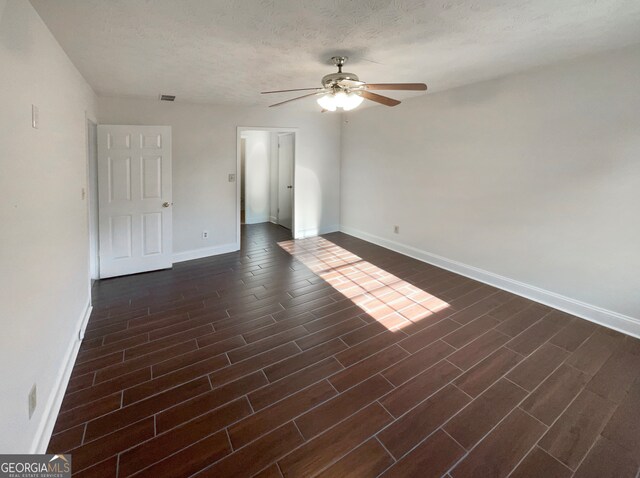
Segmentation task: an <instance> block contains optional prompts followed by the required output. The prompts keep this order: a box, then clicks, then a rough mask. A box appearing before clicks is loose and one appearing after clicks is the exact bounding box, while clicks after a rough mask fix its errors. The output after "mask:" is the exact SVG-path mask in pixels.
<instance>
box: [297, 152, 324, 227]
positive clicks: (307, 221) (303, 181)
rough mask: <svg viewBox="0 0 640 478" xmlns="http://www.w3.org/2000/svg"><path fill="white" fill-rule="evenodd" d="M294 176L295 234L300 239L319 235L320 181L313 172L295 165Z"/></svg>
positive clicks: (320, 223) (321, 216)
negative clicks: (299, 236) (298, 235)
mask: <svg viewBox="0 0 640 478" xmlns="http://www.w3.org/2000/svg"><path fill="white" fill-rule="evenodd" d="M295 175H296V178H295V184H296V191H295V210H294V213H295V215H296V222H295V225H296V232H297V233H298V234H300V235H301V236H302V237H307V236H315V235H318V234H321V233H322V232H323V231H321V229H322V225H323V224H324V222H323V219H324V218H323V210H322V200H323V196H322V194H323V192H322V187H321V186H320V181H319V180H318V177H317V176H316V173H315V172H314V171H313V170H311V169H309V168H306V167H303V166H299V165H298V164H297V163H296V170H295ZM325 200H326V198H325Z"/></svg>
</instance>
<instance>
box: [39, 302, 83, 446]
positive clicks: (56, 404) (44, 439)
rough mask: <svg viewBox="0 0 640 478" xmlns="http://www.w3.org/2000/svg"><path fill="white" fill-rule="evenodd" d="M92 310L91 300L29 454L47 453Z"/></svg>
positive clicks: (78, 324) (56, 381) (48, 400)
mask: <svg viewBox="0 0 640 478" xmlns="http://www.w3.org/2000/svg"><path fill="white" fill-rule="evenodd" d="M92 310H93V307H92V306H91V300H89V301H88V302H87V305H86V307H85V310H84V311H83V313H82V315H81V316H80V320H79V321H78V323H77V328H76V329H75V331H74V333H73V335H72V338H71V343H69V347H68V348H67V353H66V356H65V359H64V361H63V362H62V367H61V368H60V370H59V371H58V374H57V376H56V380H55V382H54V386H53V391H52V393H51V394H50V395H49V398H48V399H47V404H46V405H45V408H44V411H43V413H42V418H41V420H40V424H39V425H38V429H37V431H36V435H35V437H34V439H33V442H32V444H31V450H30V451H29V453H45V452H46V451H47V446H48V445H49V440H51V434H52V433H53V426H54V425H55V424H56V419H57V418H58V412H59V411H60V406H61V405H62V399H63V398H64V394H65V392H66V391H67V385H68V384H69V378H70V377H71V371H72V370H73V366H74V365H75V363H76V357H77V356H78V350H79V349H80V344H81V343H82V341H81V339H80V337H81V336H84V329H85V328H86V326H87V322H88V321H89V317H90V316H91V311H92Z"/></svg>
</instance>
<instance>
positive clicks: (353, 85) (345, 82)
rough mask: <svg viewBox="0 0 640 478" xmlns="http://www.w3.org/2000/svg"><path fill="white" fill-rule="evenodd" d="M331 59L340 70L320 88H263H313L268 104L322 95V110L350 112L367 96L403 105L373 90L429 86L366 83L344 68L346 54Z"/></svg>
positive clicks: (323, 81) (421, 88) (388, 103)
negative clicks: (288, 98) (287, 98)
mask: <svg viewBox="0 0 640 478" xmlns="http://www.w3.org/2000/svg"><path fill="white" fill-rule="evenodd" d="M331 60H332V61H333V63H334V64H335V65H336V67H338V72H337V73H331V74H329V75H325V76H324V77H323V78H322V87H321V88H295V89H292V90H277V91H263V92H262V94H263V95H266V94H271V93H287V92H291V91H312V93H308V94H306V95H302V96H298V97H296V98H292V99H290V100H286V101H281V102H280V103H276V104H273V105H270V106H269V107H273V106H280V105H284V104H286V103H290V102H292V101H297V100H301V99H303V98H309V97H311V96H318V97H319V98H318V100H317V101H318V104H319V105H320V107H321V108H322V111H323V112H324V111H336V109H337V108H341V109H343V110H344V111H349V110H352V109H354V108H357V107H358V106H359V105H360V103H362V101H363V100H365V99H367V100H370V101H375V102H376V103H380V104H382V105H385V106H396V105H399V104H400V101H398V100H394V99H393V98H389V97H388V96H382V95H379V94H377V93H372V91H378V90H410V91H424V90H426V89H427V85H425V84H424V83H365V82H364V81H360V79H359V78H358V75H356V74H354V73H347V72H343V71H342V67H343V66H344V64H345V63H346V61H347V57H346V56H334V57H332V58H331Z"/></svg>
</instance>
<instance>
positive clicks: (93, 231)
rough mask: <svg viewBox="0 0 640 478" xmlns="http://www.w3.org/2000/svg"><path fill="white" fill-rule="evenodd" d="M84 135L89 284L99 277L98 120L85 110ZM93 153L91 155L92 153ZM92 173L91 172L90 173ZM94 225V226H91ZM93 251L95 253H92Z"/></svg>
mask: <svg viewBox="0 0 640 478" xmlns="http://www.w3.org/2000/svg"><path fill="white" fill-rule="evenodd" d="M92 128H93V129H94V135H95V136H94V138H93V140H94V145H93V146H94V149H93V151H92V150H91V144H90V141H91V135H90V134H89V130H90V129H92ZM85 135H86V150H87V185H86V187H85V200H86V201H87V231H88V235H89V284H91V285H93V283H94V282H95V281H96V280H98V279H99V278H100V240H99V233H100V232H99V227H98V214H99V207H100V205H99V204H98V121H97V120H96V119H95V118H94V117H92V116H90V115H89V114H88V113H87V112H85ZM92 153H93V155H92ZM92 173H93V174H92ZM93 199H95V210H94V207H93V206H94V204H93ZM93 226H95V227H93ZM92 252H94V253H95V254H92Z"/></svg>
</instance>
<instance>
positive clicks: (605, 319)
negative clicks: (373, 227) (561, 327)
mask: <svg viewBox="0 0 640 478" xmlns="http://www.w3.org/2000/svg"><path fill="white" fill-rule="evenodd" d="M340 230H341V231H342V232H344V233H345V234H349V235H350V236H355V237H358V238H360V239H363V240H365V241H368V242H372V243H374V244H377V245H379V246H382V247H385V248H387V249H391V250H392V251H396V252H399V253H401V254H404V255H406V256H409V257H413V258H414V259H418V260H420V261H423V262H427V263H429V264H432V265H434V266H437V267H441V268H442V269H447V270H449V271H451V272H455V273H456V274H460V275H463V276H465V277H469V278H471V279H474V280H477V281H480V282H484V283H485V284H489V285H491V286H494V287H498V288H499V289H503V290H506V291H509V292H512V293H514V294H517V295H520V296H522V297H525V298H527V299H531V300H533V301H536V302H539V303H541V304H544V305H548V306H549V307H553V308H554V309H558V310H562V311H564V312H567V313H569V314H572V315H576V316H578V317H581V318H583V319H586V320H589V321H591V322H595V323H597V324H600V325H602V326H604V327H608V328H610V329H614V330H617V331H618V332H622V333H624V334H628V335H632V336H634V337H638V338H640V319H635V318H633V317H630V316H627V315H624V314H620V313H618V312H614V311H612V310H608V309H604V308H602V307H598V306H596V305H592V304H588V303H586V302H582V301H580V300H577V299H572V298H571V297H566V296H564V295H561V294H557V293H555V292H551V291H548V290H545V289H541V288H539V287H536V286H533V285H529V284H525V283H524V282H520V281H517V280H514V279H510V278H508V277H505V276H501V275H499V274H494V273H493V272H489V271H486V270H484V269H480V268H478V267H474V266H470V265H467V264H463V263H462V262H458V261H454V260H451V259H447V258H446V257H442V256H439V255H437V254H432V253H430V252H426V251H423V250H421V249H418V248H415V247H412V246H407V245H404V244H401V243H399V242H396V241H392V240H390V239H385V238H383V237H379V236H375V235H373V234H369V233H367V232H364V231H360V230H358V229H354V228H351V227H348V226H342V227H341V228H340Z"/></svg>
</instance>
